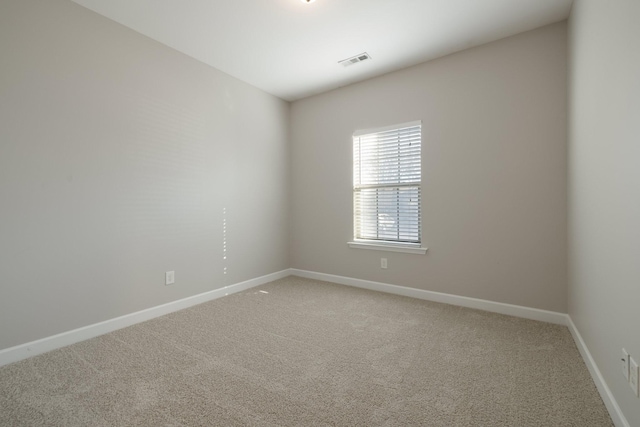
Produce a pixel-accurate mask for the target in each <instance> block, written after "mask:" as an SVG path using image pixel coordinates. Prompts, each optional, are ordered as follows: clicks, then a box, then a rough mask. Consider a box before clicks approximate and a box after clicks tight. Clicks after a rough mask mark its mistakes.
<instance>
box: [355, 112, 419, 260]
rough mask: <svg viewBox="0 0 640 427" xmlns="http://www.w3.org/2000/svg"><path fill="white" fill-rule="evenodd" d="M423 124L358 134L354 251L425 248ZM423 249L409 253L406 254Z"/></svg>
mask: <svg viewBox="0 0 640 427" xmlns="http://www.w3.org/2000/svg"><path fill="white" fill-rule="evenodd" d="M421 140H422V124H421V122H420V121H417V122H411V123H405V124H402V125H396V126H390V127H386V128H382V129H374V130H368V131H357V132H355V133H354V135H353V210H354V218H353V222H354V241H353V242H349V245H350V246H352V247H368V248H372V249H383V250H393V249H390V248H396V249H399V250H400V251H402V252H418V253H424V251H426V249H425V248H421V217H420V209H421V205H420V184H421V180H422V166H421V163H422V160H421V159H422V156H421ZM411 248H413V249H417V250H413V251H412V250H405V249H411Z"/></svg>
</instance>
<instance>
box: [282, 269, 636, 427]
mask: <svg viewBox="0 0 640 427" xmlns="http://www.w3.org/2000/svg"><path fill="white" fill-rule="evenodd" d="M289 271H290V272H291V274H293V275H296V276H300V277H305V278H308V279H315V280H323V281H325V282H332V283H337V284H341V285H347V286H355V287H358V288H364V289H370V290H373V291H379V292H386V293H390V294H395V295H402V296H407V297H412V298H418V299H423V300H428V301H434V302H441V303H445V304H451V305H457V306H461V307H469V308H475V309H478V310H485V311H490V312H493V313H500V314H507V315H510V316H516V317H522V318H525V319H532V320H539V321H542V322H547V323H554V324H557V325H565V326H567V327H568V328H569V331H570V332H571V335H572V336H573V339H574V341H575V343H576V346H577V347H578V350H579V351H580V355H581V356H582V359H583V360H584V362H585V364H586V365H587V368H588V369H589V373H590V374H591V377H592V378H593V381H594V382H595V384H596V387H597V389H598V392H599V393H600V396H601V397H602V400H603V402H604V404H605V406H606V407H607V410H608V411H609V415H610V416H611V419H612V421H613V423H614V424H615V425H616V427H630V425H629V423H628V422H627V420H626V418H625V417H624V414H623V413H622V411H621V410H620V407H619V406H618V403H617V402H616V400H615V398H614V397H613V394H612V393H611V390H609V387H608V386H607V383H606V382H605V380H604V378H603V377H602V374H601V373H600V370H599V369H598V366H597V365H596V363H595V361H594V360H593V357H592V356H591V353H590V352H589V349H588V348H587V346H586V344H585V342H584V341H583V339H582V336H581V335H580V333H579V332H578V329H577V328H576V326H575V324H574V323H573V321H572V320H571V317H570V316H569V315H568V314H565V313H558V312H555V311H547V310H540V309H537V308H530V307H523V306H519V305H512V304H504V303H500V302H495V301H487V300H482V299H477V298H469V297H463V296H458V295H451V294H445V293H440V292H432V291H425V290H422V289H415V288H407V287H404V286H397V285H391V284H388V283H380V282H372V281H370V280H361V279H354V278H351V277H343V276H336V275H333V274H325V273H318V272H315V271H306V270H298V269H295V268H292V269H290V270H289Z"/></svg>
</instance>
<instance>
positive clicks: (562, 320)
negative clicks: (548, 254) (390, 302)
mask: <svg viewBox="0 0 640 427" xmlns="http://www.w3.org/2000/svg"><path fill="white" fill-rule="evenodd" d="M289 271H290V272H291V274H293V275H296V276H300V277H305V278H308V279H316V280H324V281H326V282H332V283H338V284H341V285H347V286H355V287H357V288H364V289H370V290H373V291H379V292H386V293H389V294H395V295H402V296H405V297H412V298H418V299H423V300H427V301H434V302H441V303H445V304H451V305H458V306H461V307H468V308H475V309H478V310H484V311H490V312H493V313H500V314H507V315H509V316H515V317H522V318H525V319H532V320H539V321H542V322H547V323H554V324H557V325H566V324H567V319H568V316H567V315H566V314H565V313H558V312H555V311H548V310H540V309H538V308H531V307H523V306H520V305H513V304H505V303H501V302H495V301H488V300H483V299H478V298H469V297H463V296H459V295H451V294H445V293H441V292H433V291H425V290H422V289H415V288H407V287H404V286H397V285H390V284H388V283H380V282H372V281H370V280H361V279H353V278H351V277H343V276H335V275H333V274H325V273H317V272H315V271H306V270H298V269H295V268H292V269H290V270H289Z"/></svg>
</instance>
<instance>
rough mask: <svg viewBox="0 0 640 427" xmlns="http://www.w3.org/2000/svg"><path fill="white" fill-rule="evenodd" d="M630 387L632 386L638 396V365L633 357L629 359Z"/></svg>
mask: <svg viewBox="0 0 640 427" xmlns="http://www.w3.org/2000/svg"><path fill="white" fill-rule="evenodd" d="M629 385H630V386H631V390H633V392H634V393H635V394H636V397H639V395H638V364H637V363H636V361H635V360H633V357H632V358H630V359H629Z"/></svg>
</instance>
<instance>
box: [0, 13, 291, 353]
mask: <svg viewBox="0 0 640 427" xmlns="http://www.w3.org/2000/svg"><path fill="white" fill-rule="evenodd" d="M0 57H1V58H2V66H1V67H0V271H1V272H2V278H1V280H0V325H2V327H0V349H3V348H7V347H11V346H14V345H17V344H21V343H24V342H29V341H32V340H35V339H38V338H43V337H46V336H50V335H53V334H56V333H59V332H63V331H67V330H70V329H74V328H77V327H81V326H85V325H88V324H91V323H95V322H98V321H102V320H106V319H110V318H113V317H117V316H120V315H123V314H127V313H131V312H134V311H138V310H141V309H144V308H148V307H153V306H156V305H159V304H162V303H166V302H169V301H173V300H176V299H180V298H184V297H187V296H190V295H194V294H198V293H201V292H205V291H208V290H211V289H216V288H220V287H223V286H225V285H228V284H233V283H237V282H239V281H242V280H246V279H249V278H254V277H258V276H261V275H264V274H268V273H272V272H275V271H279V270H282V269H284V268H287V267H288V266H289V265H288V253H287V250H288V237H287V235H288V220H287V214H288V211H289V210H288V204H289V202H288V194H289V184H288V182H289V181H288V180H289V169H288V168H289V159H288V152H289V147H288V128H289V122H288V120H289V104H288V103H286V102H284V101H282V100H280V99H278V98H275V97H273V96H271V95H267V94H265V93H264V92H261V91H259V90H257V89H255V88H253V87H251V86H249V85H247V84H245V83H242V82H240V81H238V80H236V79H234V78H232V77H230V76H228V75H226V74H224V73H221V72H219V71H217V70H215V69H213V68H211V67H209V66H206V65H204V64H202V63H200V62H198V61H195V60H193V59H191V58H189V57H187V56H185V55H183V54H181V53H179V52H177V51H174V50H172V49H170V48H168V47H166V46H163V45H161V44H159V43H157V42H154V41H152V40H150V39H148V38H146V37H144V36H141V35H140V34H138V33H135V32H133V31H131V30H129V29H127V28H125V27H123V26H121V25H119V24H116V23H114V22H113V21H110V20H108V19H106V18H103V17H101V16H99V15H97V14H95V13H93V12H90V11H89V10H87V9H84V8H83V7H81V6H78V5H77V4H74V3H72V2H70V1H64V0H51V1H36V0H3V1H2V2H0ZM225 216H226V218H225ZM225 219H226V223H227V229H226V240H227V259H226V260H225V259H223V254H224V252H223V249H224V247H223V238H224V235H223V221H224V220H225ZM225 267H226V268H227V274H226V275H225V274H224V268H225ZM169 270H175V272H176V284H175V285H173V286H170V287H165V286H164V273H165V271H169Z"/></svg>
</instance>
